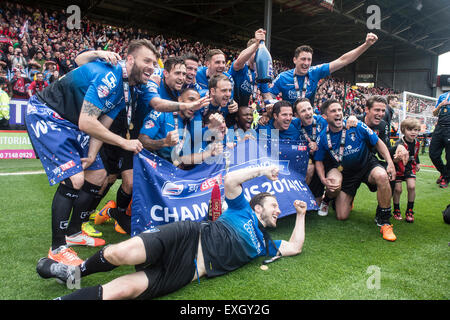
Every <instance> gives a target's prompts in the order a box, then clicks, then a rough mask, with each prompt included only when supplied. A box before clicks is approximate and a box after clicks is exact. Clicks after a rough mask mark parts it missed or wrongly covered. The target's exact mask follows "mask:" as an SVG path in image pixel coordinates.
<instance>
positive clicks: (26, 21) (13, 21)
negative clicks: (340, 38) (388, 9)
mask: <svg viewBox="0 0 450 320" xmlns="http://www.w3.org/2000/svg"><path fill="white" fill-rule="evenodd" d="M66 19H67V16H66V13H65V12H64V10H62V11H59V12H58V11H48V10H46V9H42V8H34V7H29V6H25V5H22V4H19V3H13V2H9V1H4V2H2V4H1V5H0V78H2V79H3V80H2V88H3V90H4V91H5V92H7V93H8V95H9V96H10V97H11V98H22V99H28V98H29V97H31V95H32V94H34V93H36V90H39V91H40V90H42V89H43V88H45V87H46V86H48V85H49V84H50V83H52V82H54V81H55V80H57V79H58V78H59V77H61V76H62V75H64V74H66V73H67V72H69V71H70V70H72V69H73V68H75V66H76V63H75V57H76V56H77V55H78V54H79V53H80V52H82V51H84V50H87V49H97V50H108V51H112V52H115V53H117V54H119V55H120V56H124V54H125V52H126V48H127V45H128V43H129V42H130V40H132V39H142V38H146V39H149V40H150V41H151V42H152V43H153V44H154V45H155V46H156V47H157V49H158V50H159V53H160V55H161V64H162V65H163V64H164V62H165V61H166V60H167V58H168V57H170V56H183V55H185V54H187V53H191V54H195V55H196V56H197V57H198V58H199V66H203V65H205V57H206V55H207V53H208V51H209V50H211V49H213V48H216V47H214V46H213V45H211V44H208V45H206V44H202V43H200V42H198V41H191V40H188V39H186V38H171V37H165V36H164V35H154V34H151V33H150V32H149V31H146V30H142V29H137V30H136V29H133V28H127V29H123V28H119V27H114V26H108V25H102V24H99V23H96V22H93V21H90V20H87V19H84V20H82V21H81V28H80V29H73V30H69V29H67V27H66V23H65V22H66ZM220 49H221V50H222V51H223V52H224V53H225V56H226V64H227V66H228V67H229V66H230V64H231V62H232V61H234V60H235V59H236V58H237V56H238V54H239V50H236V49H230V48H225V47H222V48H220ZM273 66H274V70H273V71H274V77H276V76H277V75H278V74H279V73H281V72H283V71H286V70H287V69H288V64H287V63H285V62H283V61H280V60H274V61H273ZM39 73H42V77H38V74H39ZM41 79H42V80H41ZM33 82H34V84H32V83H33ZM30 86H31V90H29V88H30ZM392 93H393V90H392V89H387V88H371V89H368V88H364V87H358V88H357V89H355V86H353V89H352V85H351V84H350V83H348V82H344V81H339V80H338V79H334V78H333V77H330V78H329V79H327V80H326V81H323V82H322V84H321V86H320V89H319V90H318V99H317V100H316V101H317V102H318V104H317V105H316V107H320V105H321V103H322V102H323V101H325V100H326V99H327V98H330V97H333V98H336V99H338V100H341V101H343V99H344V98H345V99H346V101H347V103H346V110H347V111H348V112H349V113H354V114H361V113H362V109H363V106H364V103H365V96H367V95H373V94H380V95H389V94H392ZM348 108H350V110H352V112H350V110H349V109H348Z"/></svg>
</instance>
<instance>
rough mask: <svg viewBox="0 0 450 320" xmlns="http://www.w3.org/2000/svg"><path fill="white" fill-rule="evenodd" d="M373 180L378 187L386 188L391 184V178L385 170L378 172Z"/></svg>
mask: <svg viewBox="0 0 450 320" xmlns="http://www.w3.org/2000/svg"><path fill="white" fill-rule="evenodd" d="M373 179H374V180H375V183H376V184H377V186H385V185H388V186H390V184H389V177H388V174H387V172H386V171H385V170H377V171H375V172H374V174H373Z"/></svg>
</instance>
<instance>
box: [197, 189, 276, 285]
mask: <svg viewBox="0 0 450 320" xmlns="http://www.w3.org/2000/svg"><path fill="white" fill-rule="evenodd" d="M225 201H226V202H227V204H228V208H227V210H226V211H225V212H224V213H223V214H222V215H221V216H220V217H219V219H217V220H216V221H215V222H213V223H209V224H207V225H205V226H204V227H203V228H202V232H201V237H202V248H203V255H204V261H205V267H206V273H207V276H208V277H214V276H218V275H221V274H224V273H227V272H229V271H232V270H234V269H236V268H239V267H241V266H242V265H244V264H246V263H248V262H250V261H251V260H252V259H255V258H257V257H260V256H266V254H267V248H266V244H265V240H264V236H263V233H262V231H261V230H260V228H259V224H258V218H257V216H256V214H255V212H254V211H253V210H252V208H251V207H250V204H249V202H248V201H247V200H246V199H245V197H244V193H243V192H241V194H240V195H239V196H238V197H237V198H235V199H232V200H230V199H227V198H225ZM274 244H275V246H276V247H274ZM280 245H281V240H274V241H273V243H272V242H271V241H269V255H271V256H275V255H276V254H277V251H278V249H279V248H280Z"/></svg>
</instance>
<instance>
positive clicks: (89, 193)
mask: <svg viewBox="0 0 450 320" xmlns="http://www.w3.org/2000/svg"><path fill="white" fill-rule="evenodd" d="M0 14H1V15H0V26H1V29H0V36H1V38H0V39H1V41H2V48H1V49H2V51H1V52H0V54H1V57H0V60H1V61H2V62H1V63H0V64H1V66H2V77H3V78H5V79H6V81H5V87H6V88H9V89H8V90H10V91H9V93H10V94H11V95H12V97H14V98H25V99H28V98H29V104H28V109H27V115H26V125H27V130H28V134H29V136H30V139H31V141H32V143H33V147H34V148H35V150H36V153H37V155H38V156H39V158H40V160H41V162H42V163H43V167H44V169H45V170H46V173H47V176H48V180H49V183H50V184H51V185H58V187H57V189H56V192H55V195H54V199H53V203H52V206H51V212H52V244H51V247H50V249H49V251H48V255H47V257H46V258H43V259H41V260H40V261H39V262H38V265H37V271H38V273H39V274H40V275H41V276H42V277H45V278H49V277H56V278H59V279H60V280H63V281H67V280H68V279H69V278H71V277H73V276H74V274H75V270H76V268H79V269H77V270H78V271H79V272H80V273H79V274H81V276H87V275H89V274H92V273H96V272H104V271H109V270H113V269H114V268H116V267H117V266H120V265H136V270H137V272H136V273H134V274H132V275H128V276H123V277H120V278H118V279H115V280H113V281H111V282H110V283H108V284H106V285H103V286H101V285H99V286H94V287H88V288H83V289H80V290H78V291H75V292H73V293H72V294H70V295H68V296H66V297H62V298H67V299H80V298H81V299H86V298H89V299H103V298H105V299H106V298H137V297H139V298H153V297H155V296H159V295H162V294H166V293H168V292H172V291H174V290H176V289H178V288H180V287H182V286H184V285H186V284H187V283H189V282H190V281H191V280H192V279H193V278H194V279H197V278H199V277H201V276H203V275H206V276H208V277H213V276H217V275H221V274H224V273H226V272H229V271H232V270H234V269H236V268H238V267H239V266H241V265H243V264H244V263H246V262H248V261H250V260H251V259H253V258H255V257H257V256H261V255H266V254H267V255H269V254H270V255H272V259H277V258H279V257H280V256H290V255H295V254H299V253H300V252H301V248H302V245H303V240H304V215H305V211H306V204H305V203H303V202H301V201H300V202H297V201H296V202H294V204H293V205H294V207H295V210H296V213H297V221H296V224H295V226H294V230H293V233H292V236H291V239H290V240H289V241H272V244H269V240H271V239H270V235H268V234H267V232H266V231H265V227H275V226H276V220H277V217H278V215H279V214H280V212H279V208H278V203H277V200H276V199H275V197H273V196H272V195H270V194H269V195H268V194H261V195H256V196H255V197H254V198H256V200H255V199H254V198H252V200H251V201H250V203H247V201H246V200H245V198H244V196H243V191H242V188H241V184H242V183H243V182H245V181H248V180H251V179H253V178H255V177H258V176H262V175H264V176H266V177H267V178H268V179H269V180H276V179H277V178H278V168H273V167H269V168H263V169H261V168H256V169H250V170H243V171H239V172H237V173H236V171H235V172H234V173H233V172H231V174H230V175H227V177H225V179H224V184H225V196H226V201H227V203H228V208H229V210H230V211H224V212H223V213H222V215H221V216H220V217H219V219H218V220H217V221H211V222H208V223H205V224H202V225H200V224H196V223H192V222H190V221H183V222H180V223H178V224H175V223H174V224H169V225H170V226H167V227H161V229H157V231H155V232H149V233H145V232H143V233H142V234H140V235H139V236H138V237H132V238H131V239H128V240H126V241H124V242H122V243H120V244H116V245H113V246H106V247H104V248H102V249H100V250H99V251H98V252H97V253H96V254H94V255H93V256H91V257H90V258H88V259H87V260H85V261H83V260H82V259H81V258H80V257H78V255H77V254H76V252H75V251H74V250H73V249H72V248H71V247H72V246H77V245H87V246H93V247H101V246H103V245H105V241H104V240H103V239H101V238H100V237H101V233H99V232H98V231H97V230H95V229H94V227H93V226H92V225H91V224H90V223H89V221H88V220H89V214H87V213H92V214H91V216H92V218H93V220H94V221H95V224H101V223H104V222H105V221H106V220H108V219H111V218H113V219H115V221H116V223H115V230H116V231H118V232H120V233H126V234H129V235H130V234H131V217H130V215H131V213H130V207H131V199H132V193H133V155H134V154H136V153H139V152H140V151H142V150H143V149H148V150H150V151H152V152H153V153H155V154H157V155H158V156H159V157H161V158H164V159H166V160H167V161H170V162H172V163H173V164H174V165H175V166H178V167H180V168H183V169H190V168H192V167H193V166H195V165H196V164H199V163H202V162H205V161H206V160H207V159H210V158H214V157H216V156H218V155H221V154H223V152H224V150H225V149H226V148H230V147H233V146H234V145H235V144H237V143H239V142H240V141H242V140H245V139H252V138H256V137H260V136H264V137H265V138H267V139H277V137H275V136H272V134H274V133H273V132H274V130H273V129H276V130H275V131H276V132H277V134H278V138H280V139H284V140H292V141H302V142H303V143H304V144H305V146H307V152H308V155H309V163H308V168H307V173H306V183H307V184H308V185H309V188H310V190H311V192H312V194H313V196H314V198H315V199H316V201H317V203H318V204H319V205H320V208H319V210H318V214H319V215H321V216H324V215H327V214H328V206H331V205H333V206H334V207H335V212H336V218H337V219H338V220H346V219H348V218H349V215H350V212H351V210H352V204H353V199H354V197H355V195H356V192H357V190H358V188H359V186H360V185H361V183H363V182H364V183H365V184H367V185H368V186H369V189H370V191H372V192H376V193H377V195H376V198H377V202H378V206H377V208H376V210H375V223H376V224H377V226H378V227H380V229H379V231H380V233H381V234H382V237H383V239H385V240H387V241H396V239H397V237H396V235H395V234H394V232H393V225H392V224H391V221H390V219H391V217H392V209H391V203H392V195H393V193H394V195H395V197H394V199H393V200H394V202H393V204H394V210H393V211H394V212H393V217H394V218H395V219H397V220H402V219H403V217H402V214H401V212H400V204H399V199H400V194H401V192H402V189H401V185H402V182H406V183H407V186H408V205H407V208H406V211H405V215H404V219H405V220H406V221H407V222H410V223H412V222H414V211H413V206H414V192H413V190H415V178H416V176H415V175H416V172H417V171H418V170H419V169H420V165H419V163H420V161H419V158H418V153H417V140H416V138H417V136H418V133H419V131H420V123H419V122H418V121H417V120H415V119H412V120H411V119H409V120H408V121H406V120H405V122H402V123H401V126H400V127H401V128H400V130H401V131H402V133H403V134H404V137H405V138H404V139H403V140H401V141H399V142H398V143H397V144H396V145H395V146H392V145H391V143H390V141H389V132H390V125H391V121H392V116H393V111H392V110H393V108H395V107H398V106H396V103H395V101H397V97H396V96H395V95H396V94H398V92H394V91H393V90H392V89H389V88H365V87H357V86H355V85H352V84H351V83H349V82H346V81H341V80H339V79H336V78H334V77H333V76H332V73H334V72H335V71H338V70H339V69H341V68H343V67H345V66H346V65H348V64H350V63H353V62H354V61H355V60H356V59H358V57H359V56H361V55H362V54H363V53H364V52H365V51H366V50H370V47H371V46H372V45H373V44H374V43H375V42H376V41H377V39H378V38H377V36H376V35H375V34H373V33H368V34H367V36H366V39H365V41H364V43H363V44H362V45H360V46H358V47H357V48H355V49H353V50H351V51H349V52H347V53H345V54H343V55H342V56H340V57H338V58H337V59H335V60H333V61H331V62H329V63H323V64H320V65H316V66H312V65H311V62H312V57H313V49H312V48H311V47H309V46H306V45H303V46H299V47H298V48H297V49H296V50H295V53H294V58H293V61H294V64H295V67H294V68H292V69H289V68H288V67H286V66H285V65H283V64H282V63H281V62H279V61H278V62H275V63H274V66H275V74H274V77H273V78H274V79H273V81H271V82H270V83H269V84H268V83H259V82H257V81H256V74H255V72H256V71H258V73H259V70H257V69H258V66H259V62H258V61H257V59H255V53H256V51H257V50H258V48H259V40H262V39H264V38H265V31H264V30H262V29H259V30H257V31H255V36H254V38H252V39H250V40H249V42H248V43H247V46H246V48H242V50H230V49H228V48H217V47H215V46H213V45H205V44H201V43H199V42H191V41H190V40H188V39H185V38H170V37H165V36H163V35H152V34H151V33H149V32H147V31H145V30H141V29H137V30H134V29H132V28H128V29H122V28H117V27H112V26H105V25H100V24H97V23H95V22H92V21H88V20H84V21H83V22H82V24H81V28H80V29H75V30H69V29H67V28H66V24H65V19H66V17H65V14H64V12H63V11H61V12H48V11H46V10H41V9H36V8H30V7H25V6H22V5H20V4H14V3H10V2H4V3H3V4H2V6H1V12H0ZM105 62H106V63H105ZM266 63H267V61H266ZM63 75H65V77H61V76H63ZM258 76H261V74H260V73H259V74H258ZM58 79H59V81H56V80H58ZM80 79H83V80H87V81H80ZM117 79H120V81H118V80H117ZM299 83H301V85H299ZM118 84H119V88H117V85H118ZM122 85H123V90H122V87H121V86H122ZM447 100H448V99H447ZM38 122H39V123H50V122H51V123H52V125H51V126H50V127H49V129H48V132H47V131H46V133H45V135H42V136H41V135H40V132H39V129H36V128H38V126H36V124H37V123H38ZM196 122H200V123H201V125H200V129H201V130H205V131H209V132H210V133H212V134H211V136H210V139H205V140H202V141H201V143H200V144H199V145H197V144H196V143H195V141H191V140H189V139H188V138H186V137H188V136H189V134H187V133H190V136H191V137H193V136H195V135H196V131H195V130H197V129H196V125H195V123H196ZM73 132H75V134H78V138H77V139H74V138H73V137H74V134H73ZM202 132H203V131H202ZM229 133H231V134H229ZM346 137H347V138H346ZM75 140H76V141H75ZM87 141H89V143H87ZM345 150H347V151H345ZM348 150H351V152H350V151H348ZM86 169H87V170H86ZM118 177H120V178H121V184H120V186H119V188H118V190H117V194H116V200H115V201H114V200H111V201H109V202H108V203H107V204H106V205H105V206H104V207H103V208H102V209H101V210H99V211H96V209H97V206H98V205H99V204H100V202H101V200H102V199H103V197H104V196H105V195H107V194H108V191H109V190H110V188H111V187H112V185H113V184H114V183H115V182H116V180H117V179H118ZM442 180H444V182H445V178H443V179H442ZM266 198H269V200H267V199H266ZM269 206H270V207H269ZM242 212H244V213H242ZM232 213H233V215H232ZM241 214H242V216H239V219H238V221H237V222H236V221H234V219H235V217H236V216H237V215H241ZM247 215H248V216H247ZM249 218H250V220H251V221H252V223H251V224H252V228H254V230H255V231H254V232H255V237H256V238H258V239H257V240H256V241H257V242H258V243H257V244H255V239H254V238H252V239H248V235H246V232H247V230H248V223H249V222H248V221H249V220H248V219H249ZM205 225H207V227H205ZM200 230H201V237H206V239H207V240H208V241H206V240H204V239H203V238H201V239H199V237H200V236H199V231H200ZM230 230H233V231H230ZM214 232H215V233H217V234H214ZM217 235H220V237H218V238H216V236H217ZM178 236H180V238H178ZM174 237H176V238H177V239H178V240H177V244H176V245H174V244H173V243H172V242H171V241H172V240H173V238H174ZM217 239H219V240H217ZM242 243H245V245H242ZM164 246H165V247H166V250H167V249H168V248H170V250H169V251H170V252H165V251H164V249H163V247H164ZM202 246H203V249H202ZM222 247H225V248H226V249H227V250H228V251H227V255H226V257H224V256H225V255H223V254H220V252H221V248H222ZM249 248H250V249H249ZM259 248H264V250H262V251H260V250H259ZM185 253H188V254H185ZM162 255H165V256H164V258H162ZM167 255H170V257H168V259H166V258H167ZM193 261H195V264H194V263H193ZM153 264H156V265H157V267H156V268H154V267H153V266H150V265H153ZM208 266H209V268H207V267H208ZM167 270H170V272H168V271H167ZM175 274H176V277H175V276H174V277H173V278H172V277H171V276H173V275H175Z"/></svg>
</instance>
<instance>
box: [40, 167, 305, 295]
mask: <svg viewBox="0 0 450 320" xmlns="http://www.w3.org/2000/svg"><path fill="white" fill-rule="evenodd" d="M278 172H279V168H278V167H277V166H271V167H262V168H252V169H241V170H236V171H233V172H230V173H228V174H227V175H226V176H225V179H224V187H225V198H226V201H227V204H228V209H227V210H226V211H225V212H224V213H223V214H222V215H221V216H220V217H219V219H217V220H216V221H214V222H212V221H202V222H195V221H178V222H173V223H170V224H166V225H162V226H158V228H157V229H153V230H148V231H145V232H143V233H141V234H140V235H138V236H135V237H133V238H131V239H128V240H126V241H123V242H121V243H118V244H114V245H110V246H106V247H104V248H103V249H101V250H100V251H98V252H97V253H95V254H94V255H93V256H91V257H90V258H88V259H87V260H86V261H85V262H84V263H83V264H81V265H80V266H79V267H73V266H66V265H63V264H61V263H57V262H56V261H53V260H51V259H49V258H42V259H41V260H40V261H39V262H38V264H37V267H36V270H37V272H38V274H39V275H40V276H41V277H43V278H57V279H59V280H62V281H64V282H66V283H67V282H68V281H71V282H72V283H73V281H75V274H79V275H81V277H83V276H87V275H89V274H92V273H96V272H104V271H110V270H113V269H114V268H116V267H118V266H121V265H134V266H135V268H136V272H135V273H132V274H128V275H124V276H121V277H119V278H116V279H114V280H112V281H111V282H109V283H107V284H105V285H97V286H92V287H85V288H82V289H79V290H77V291H74V292H72V293H71V294H69V295H66V296H63V297H60V299H62V300H65V299H83V300H88V299H104V300H107V299H136V298H137V299H151V298H154V297H158V296H162V295H165V294H168V293H170V292H173V291H176V290H178V289H180V288H182V287H183V286H185V285H187V284H188V283H190V282H191V281H193V280H196V279H198V278H200V277H202V276H206V277H215V276H219V275H222V274H225V273H227V272H230V271H233V270H235V269H237V268H239V267H241V266H242V265H244V264H246V263H248V262H250V261H251V260H252V259H255V258H257V257H259V256H265V255H267V250H268V255H271V256H273V257H274V258H272V259H276V258H278V257H280V256H292V255H297V254H299V253H300V252H301V250H302V247H303V242H304V239H305V213H306V203H305V202H303V201H299V200H296V201H294V207H295V209H296V212H297V216H296V222H295V226H294V230H293V232H292V235H291V238H290V239H289V241H283V240H276V241H273V240H271V239H270V236H269V235H268V233H267V231H266V230H265V228H266V227H276V224H277V218H278V216H279V214H280V209H279V206H278V202H277V200H276V198H275V197H274V196H273V195H272V194H270V193H266V192H264V193H260V194H258V195H256V196H254V197H253V198H252V199H251V201H250V203H249V202H248V201H247V200H246V199H245V197H244V193H243V189H242V183H244V182H246V181H248V180H251V179H254V178H256V177H259V176H266V177H267V178H268V179H270V180H272V181H275V180H277V179H278ZM77 268H79V270H77Z"/></svg>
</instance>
